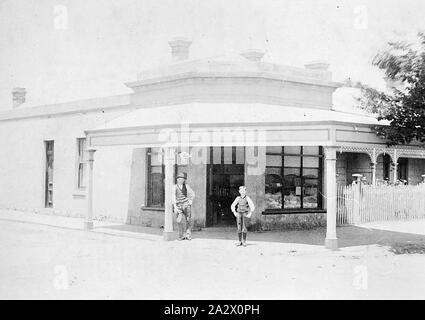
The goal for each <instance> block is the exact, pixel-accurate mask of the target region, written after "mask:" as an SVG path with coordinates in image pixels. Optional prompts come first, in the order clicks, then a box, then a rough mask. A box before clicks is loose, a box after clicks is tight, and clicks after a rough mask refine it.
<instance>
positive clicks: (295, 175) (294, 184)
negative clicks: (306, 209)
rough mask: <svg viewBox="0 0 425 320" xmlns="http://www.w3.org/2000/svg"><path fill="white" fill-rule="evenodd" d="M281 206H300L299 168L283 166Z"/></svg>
mask: <svg viewBox="0 0 425 320" xmlns="http://www.w3.org/2000/svg"><path fill="white" fill-rule="evenodd" d="M283 184H284V187H283V207H284V208H286V209H297V208H301V194H302V188H301V177H300V169H299V168H284V176H283Z"/></svg>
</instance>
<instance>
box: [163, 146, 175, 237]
mask: <svg viewBox="0 0 425 320" xmlns="http://www.w3.org/2000/svg"><path fill="white" fill-rule="evenodd" d="M175 151H176V150H175V148H164V162H165V181H164V184H165V188H164V189H165V190H164V191H165V196H164V209H165V210H164V231H163V238H164V240H165V241H170V240H175V235H174V230H173V205H172V203H171V193H172V188H173V183H174V182H173V180H174V163H175Z"/></svg>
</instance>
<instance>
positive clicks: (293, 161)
mask: <svg viewBox="0 0 425 320" xmlns="http://www.w3.org/2000/svg"><path fill="white" fill-rule="evenodd" d="M283 163H284V166H285V167H301V157H293V156H284V158H283Z"/></svg>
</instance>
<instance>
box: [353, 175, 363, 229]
mask: <svg viewBox="0 0 425 320" xmlns="http://www.w3.org/2000/svg"><path fill="white" fill-rule="evenodd" d="M353 177H354V178H356V184H355V185H353V191H354V196H353V198H354V199H353V218H354V223H359V222H360V221H361V220H362V219H361V217H360V201H361V199H360V192H361V187H362V184H361V179H362V177H363V176H362V175H361V174H360V173H355V174H353Z"/></svg>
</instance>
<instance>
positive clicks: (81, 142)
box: [78, 138, 86, 162]
mask: <svg viewBox="0 0 425 320" xmlns="http://www.w3.org/2000/svg"><path fill="white" fill-rule="evenodd" d="M85 150H86V139H85V138H82V139H78V159H79V162H84V161H85Z"/></svg>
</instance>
